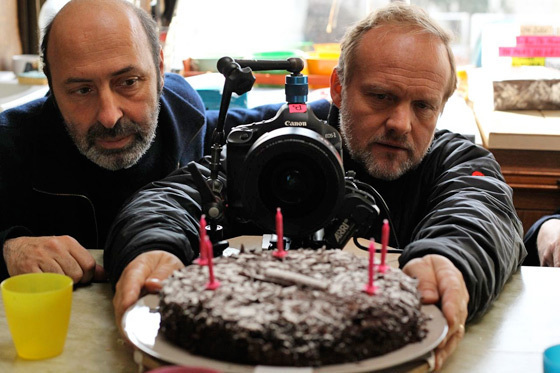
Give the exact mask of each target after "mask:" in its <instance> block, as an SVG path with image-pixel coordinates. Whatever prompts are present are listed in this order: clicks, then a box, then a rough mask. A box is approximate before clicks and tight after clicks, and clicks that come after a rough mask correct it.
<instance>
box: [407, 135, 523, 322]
mask: <svg viewBox="0 0 560 373" xmlns="http://www.w3.org/2000/svg"><path fill="white" fill-rule="evenodd" d="M449 136H454V135H451V134H448V137H449ZM438 146H444V147H445V149H440V150H441V151H436V152H433V153H437V154H439V155H438V156H436V157H434V158H435V159H432V160H431V161H430V163H431V166H432V167H428V168H424V170H425V171H426V172H425V175H423V177H424V178H426V179H428V180H430V181H428V182H427V183H428V184H429V185H430V187H429V188H430V193H429V198H428V202H427V213H426V214H425V217H424V218H423V219H422V220H421V221H420V223H419V224H418V225H417V226H416V228H415V229H414V233H413V238H412V239H411V241H410V243H409V244H408V245H407V246H406V247H405V248H404V251H403V254H402V255H401V257H400V259H399V261H400V264H401V266H404V265H405V264H406V263H407V262H409V261H410V260H412V259H413V258H418V257H422V256H425V255H428V254H439V255H442V256H445V257H447V258H448V259H450V260H451V261H452V262H453V263H454V264H455V266H456V267H457V268H458V269H459V270H460V271H461V273H462V274H463V277H464V279H465V283H466V285H467V289H468V291H469V295H470V299H469V305H468V312H469V316H468V320H472V319H473V318H475V317H476V316H478V315H480V314H483V313H484V312H485V311H486V310H487V309H488V307H489V306H490V305H491V303H492V301H493V300H494V299H495V298H496V297H497V296H498V295H499V293H500V291H501V290H502V288H503V286H504V284H505V283H506V281H507V280H508V279H509V278H510V276H511V274H512V273H513V272H515V271H516V270H517V268H518V267H519V265H520V264H521V262H522V261H523V259H524V257H525V255H526V251H525V247H524V245H523V241H522V225H521V222H520V220H519V218H518V217H517V214H516V212H515V208H514V206H513V200H512V190H511V188H510V187H509V186H508V185H507V184H506V183H505V181H504V179H503V177H502V175H501V172H500V167H499V165H498V163H497V162H496V161H495V159H494V158H493V156H492V155H491V154H490V153H489V152H488V151H486V150H485V149H483V148H481V147H478V146H476V145H474V144H472V143H470V142H468V141H454V140H450V141H449V142H447V143H446V144H441V143H440V145H438ZM434 150H435V149H434Z"/></svg>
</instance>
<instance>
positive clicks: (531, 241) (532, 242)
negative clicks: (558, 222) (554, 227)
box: [523, 210, 560, 266]
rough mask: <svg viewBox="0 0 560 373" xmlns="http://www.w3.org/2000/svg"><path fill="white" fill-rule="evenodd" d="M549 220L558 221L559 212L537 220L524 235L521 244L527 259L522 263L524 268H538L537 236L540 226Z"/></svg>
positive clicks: (559, 217)
mask: <svg viewBox="0 0 560 373" xmlns="http://www.w3.org/2000/svg"><path fill="white" fill-rule="evenodd" d="M550 219H560V210H558V211H556V212H555V213H554V214H553V215H546V216H543V217H542V218H540V219H539V220H537V221H536V222H535V223H534V224H533V225H532V226H531V228H529V230H528V231H527V233H525V238H524V239H523V242H524V243H525V247H526V248H527V257H526V258H525V260H524V261H523V265H526V266H539V265H540V264H541V263H540V260H539V252H538V250H537V236H538V235H539V231H540V229H541V225H543V224H544V222H545V221H547V220H550Z"/></svg>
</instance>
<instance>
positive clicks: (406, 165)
mask: <svg viewBox="0 0 560 373" xmlns="http://www.w3.org/2000/svg"><path fill="white" fill-rule="evenodd" d="M345 107H346V105H345V104H344V98H343V100H342V105H341V108H340V117H339V120H340V132H341V135H342V138H343V140H344V142H345V144H346V148H347V149H348V152H349V153H350V155H351V156H352V158H353V159H354V160H356V161H358V162H360V163H361V164H362V165H363V166H364V167H365V169H366V170H367V172H368V173H369V174H370V175H371V176H372V177H374V178H376V179H381V180H387V181H392V180H396V179H398V178H400V177H401V176H403V175H404V174H405V173H407V172H409V171H411V170H413V169H415V168H416V167H418V165H419V164H420V163H421V162H422V159H424V157H425V156H426V154H427V153H428V150H429V149H430V147H428V148H427V149H426V151H425V152H424V154H422V156H421V157H420V159H419V160H418V161H416V162H415V161H414V159H413V157H412V156H409V157H408V158H407V159H406V160H405V161H404V162H402V163H400V164H399V165H398V167H397V168H396V169H388V168H386V167H384V165H383V163H382V162H379V161H378V160H377V159H376V157H375V156H374V155H373V154H372V153H371V151H369V150H368V149H356V148H355V147H354V145H353V144H355V139H354V134H353V133H352V128H354V127H355V126H354V119H353V118H352V115H351V114H350V113H349V112H348V110H346V109H345ZM385 139H387V136H386V135H383V136H378V137H376V138H370V139H369V141H370V142H376V141H382V140H385ZM432 139H433V134H432ZM430 143H431V141H430ZM407 145H408V147H409V148H410V149H411V150H410V151H409V154H414V150H415V149H414V145H413V144H410V143H408V142H407Z"/></svg>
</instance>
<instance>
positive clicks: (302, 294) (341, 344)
mask: <svg viewBox="0 0 560 373" xmlns="http://www.w3.org/2000/svg"><path fill="white" fill-rule="evenodd" d="M214 274H215V277H216V279H217V280H218V281H219V282H220V286H219V287H218V288H217V289H216V290H206V284H207V283H208V268H207V267H206V266H199V265H196V264H193V265H190V266H187V267H185V268H183V269H182V270H180V271H176V272H175V273H174V274H173V276H171V277H170V278H169V279H167V280H166V281H165V282H164V286H163V289H162V290H161V292H160V313H161V326H160V327H161V329H160V330H161V331H162V332H163V334H164V335H165V337H166V339H168V340H170V341H171V342H173V343H175V344H177V345H179V346H182V347H183V348H185V349H186V350H188V351H190V352H191V353H193V354H197V355H201V356H206V357H210V358H213V359H218V360H223V361H229V362H234V363H239V364H249V365H282V366H322V365H329V364H343V363H348V362H353V361H359V360H363V359H366V358H371V357H375V356H378V355H382V354H385V353H387V352H390V351H393V350H396V349H398V348H400V347H402V346H404V345H406V344H408V343H411V342H417V341H420V340H422V339H423V338H424V336H425V335H426V329H425V323H426V321H427V320H426V317H425V316H424V315H423V314H422V312H421V310H420V307H421V303H420V296H419V293H418V291H417V289H416V285H417V282H416V280H414V279H412V278H410V277H408V276H407V275H405V274H404V273H403V272H402V271H400V270H398V269H395V268H389V269H387V271H386V272H385V273H379V272H377V273H376V275H375V280H374V284H375V286H377V288H378V289H377V292H376V293H375V294H374V295H368V294H367V293H365V292H363V288H364V285H365V284H366V283H367V281H368V260H367V259H366V258H358V257H356V256H354V255H353V254H350V253H347V252H343V251H341V250H303V249H301V250H293V251H289V252H288V255H287V256H286V257H285V258H283V259H278V258H276V257H274V256H273V255H272V253H271V252H270V251H263V252H260V253H253V252H245V253H240V254H239V255H236V256H231V257H220V258H216V259H215V261H214Z"/></svg>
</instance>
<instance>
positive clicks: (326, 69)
mask: <svg viewBox="0 0 560 373" xmlns="http://www.w3.org/2000/svg"><path fill="white" fill-rule="evenodd" d="M337 64H338V54H337V53H319V52H310V53H309V54H308V55H307V69H308V71H309V75H331V73H332V71H333V69H334V68H335V67H336V65H337Z"/></svg>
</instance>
